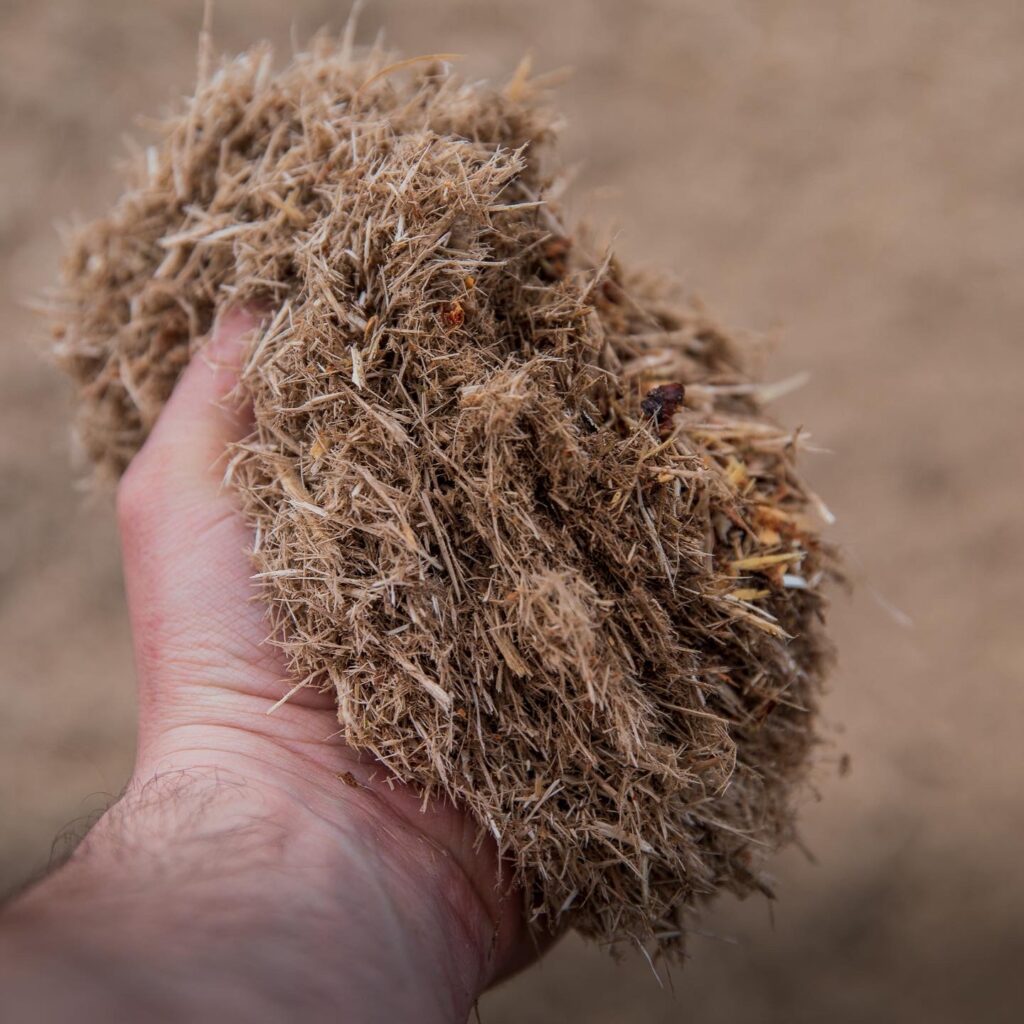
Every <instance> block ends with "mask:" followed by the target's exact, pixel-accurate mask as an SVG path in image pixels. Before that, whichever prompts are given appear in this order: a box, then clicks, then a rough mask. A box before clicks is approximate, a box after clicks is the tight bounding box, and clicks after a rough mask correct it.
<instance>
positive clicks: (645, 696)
mask: <svg viewBox="0 0 1024 1024" xmlns="http://www.w3.org/2000/svg"><path fill="white" fill-rule="evenodd" d="M408 64H409V65H410V66H405V67H402V66H399V65H395V64H390V65H389V58H388V57H387V55H385V54H383V53H382V52H379V51H375V52H373V53H372V54H370V55H369V57H366V58H363V59H359V60H356V59H354V58H352V56H351V54H350V53H349V47H348V46H347V45H346V44H341V45H336V44H334V43H332V42H330V41H329V40H327V39H320V40H318V41H317V42H316V44H315V45H314V46H313V47H312V48H311V51H310V52H308V53H304V54H301V55H299V56H298V57H296V59H295V60H294V61H293V63H292V64H291V66H290V67H289V68H287V69H286V70H284V71H282V72H279V73H275V72H272V70H271V55H270V53H269V51H268V50H267V49H265V48H258V49H255V50H253V51H252V52H250V53H247V54H245V55H244V56H242V57H241V58H238V59H237V60H234V61H233V62H230V63H228V64H226V65H225V66H224V67H223V68H222V69H221V70H220V71H219V72H217V74H216V75H214V76H213V77H212V78H207V79H206V80H202V81H201V82H200V87H199V89H198V91H197V95H196V97H195V98H194V99H193V100H191V101H190V102H189V103H188V104H187V106H186V109H185V110H184V112H183V113H182V114H181V115H180V116H178V117H176V118H174V119H172V120H171V121H170V122H169V123H168V124H167V125H166V130H165V134H164V137H163V139H162V141H161V142H160V143H159V144H158V145H157V146H155V147H154V148H152V149H150V150H149V151H148V152H146V153H144V154H142V155H140V156H139V158H138V160H137V163H136V166H135V167H134V169H133V170H132V172H131V183H130V189H129V191H127V192H126V194H125V195H124V196H123V198H122V199H121V200H120V201H119V202H118V203H117V205H116V207H115V208H114V210H113V212H112V213H111V214H110V215H109V216H108V217H106V218H104V219H102V220H99V221H97V222H96V223H94V224H91V225H89V226H88V227H87V228H85V229H84V230H82V231H80V232H78V233H77V235H76V236H75V237H74V239H73V242H72V244H71V249H70V253H69V256H68V259H67V263H66V269H65V277H64V286H63V289H62V294H61V297H60V300H59V302H58V317H59V320H60V325H59V327H58V336H59V341H58V352H59V356H60V358H61V360H62V363H63V365H64V366H65V367H66V368H67V369H68V371H69V372H70V373H71V375H72V376H73V378H74V379H75V381H76V382H77V385H78V389H79V397H80V407H79V416H78V431H79V433H80V435H81V438H82V440H83V441H84V444H85V446H86V448H87V450H88V452H89V453H90V455H91V457H92V459H93V460H94V461H95V462H96V463H97V464H98V465H99V466H100V467H102V468H103V469H104V470H109V471H112V472H113V473H114V474H117V473H119V472H120V471H122V470H123V469H124V468H125V466H126V465H127V463H128V461H129V460H130V459H131V457H132V455H133V454H134V453H135V452H136V451H137V450H138V448H139V446H140V445H141V444H142V443H143V441H144V440H145V438H146V434H147V432H148V431H149V429H150V427H151V426H152V425H153V423H154V421H155V420H156V418H157V416H158V414H159V412H160V409H161V407H162V405H163V403H164V402H165V400H166V399H167V397H168V395H169V393H170V391H171V389H172V388H173V386H174V383H175V380H176V379H177V377H178V374H179V372H180V371H181V369H182V367H183V366H184V365H185V363H186V361H187V359H188V358H189V355H190V353H191V352H193V351H195V349H196V348H197V347H198V346H200V345H201V344H202V342H203V340H204V337H205V335H206V334H207V332H208V331H209V329H210V327H211V324H212V322H213V320H214V317H215V315H216V313H217V311H218V310H219V309H221V308H223V307H225V306H228V305H233V304H240V303H241V304H249V305H251V306H253V307H256V308H259V309H262V310H267V309H269V310H270V311H271V312H270V313H269V314H268V316H267V318H266V320H265V323H264V326H263V328H262V329H261V331H260V333H259V336H258V337H257V338H256V339H255V341H254V343H253V345H252V348H251V351H250V354H249V357H248V362H247V365H246V367H245V371H244V376H243V381H242V387H243V388H244V391H245V392H246V393H247V394H248V395H249V396H251V399H252V402H253V405H254V409H255V427H254V431H253V434H252V436H251V437H250V438H249V439H248V440H246V441H245V443H243V444H241V445H240V446H238V449H237V451H236V452H235V453H234V456H233V459H232V460H231V467H232V468H231V473H230V476H231V478H232V480H233V483H234V486H235V487H236V488H237V490H238V493H239V494H240V496H241V500H242V502H243V505H244V509H245V513H246V515H247V516H248V518H249V520H250V521H251V522H252V523H253V524H254V525H255V527H256V537H257V540H256V544H255V556H254V557H255V561H256V565H257V567H258V571H259V572H260V573H261V579H262V585H263V588H264V593H265V596H266V601H267V605H268V609H269V616H270V620H271V624H272V635H273V637H274V638H275V640H276V642H278V643H280V644H281V645H282V646H283V648H284V650H285V651H286V653H287V657H288V660H289V662H290V665H291V668H292V670H293V671H294V673H295V676H296V678H297V679H301V680H305V681H306V682H308V683H309V684H310V685H314V686H319V687H324V688H329V689H332V690H334V691H335V692H336V694H337V701H338V714H339V719H340V722H341V725H342V728H343V732H344V736H345V737H346V738H347V739H348V741H349V742H351V743H352V744H354V745H355V746H356V747H359V748H362V749H365V750H369V751H372V752H373V753H374V754H375V755H376V756H377V757H378V758H380V760H381V761H382V762H384V763H385V764H386V765H387V766H388V767H389V768H390V769H392V770H393V771H394V773H395V774H396V775H397V776H398V777H399V778H400V779H403V780H406V781H407V782H409V783H411V784H413V785H415V786H417V787H420V788H421V789H422V790H424V791H425V792H426V793H427V794H432V795H441V794H445V795H447V796H450V797H452V798H454V799H456V800H457V801H459V802H460V803H461V804H463V805H464V806H465V807H466V808H468V809H469V811H471V812H472V814H473V815H475V817H476V819H477V820H478V821H479V822H480V824H481V826H482V828H483V829H485V830H487V831H490V832H491V833H493V835H494V837H495V839H496V840H497V842H498V844H499V846H500V847H501V849H502V851H503V852H504V854H505V855H506V856H507V858H508V859H509V861H510V863H512V864H514V867H515V871H516V872H517V877H518V879H519V881H520V882H521V883H522V885H523V888H524V891H525V898H526V903H527V908H528V912H529V915H530V918H531V920H533V921H534V922H535V923H537V924H538V926H542V927H546V928H556V927H561V926H563V925H565V924H566V923H568V924H571V925H573V926H575V927H576V928H577V929H579V930H580V931H582V932H584V933H586V934H588V935H592V936H596V937H598V938H599V939H601V940H607V941H616V940H621V939H630V940H634V941H643V942H650V943H653V945H655V946H658V947H661V948H678V945H679V943H680V941H681V937H682V930H683V929H682V921H683V915H684V913H685V911H686V910H687V909H688V908H690V907H691V906H693V905H694V904H695V903H696V902H698V901H699V900H700V899H701V898H703V897H705V896H709V895H711V894H713V893H715V892H716V891H717V890H720V889H727V890H730V891H732V892H735V893H739V894H745V893H748V892H750V891H751V890H754V889H762V890H763V889H764V888H765V883H764V881H763V880H762V878H761V876H760V875H759V870H758V864H759V862H760V861H761V859H762V855H763V853H764V852H765V851H767V850H770V849H771V848H773V847H774V846H775V845H777V844H778V842H780V841H781V840H784V839H785V838H787V836H788V835H789V833H790V831H791V823H792V809H791V797H792V792H793V788H794V785H795V783H796V782H798V781H799V780H800V779H801V778H802V775H803V773H804V770H805V764H806V761H807V756H808V752H809V749H810V747H811V746H812V744H813V740H814V716H815V709H816V701H817V696H818V692H819V689H820V685H821V680H822V673H823V671H824V668H825V665H826V663H827V660H828V647H827V643H826V641H825V639H824V637H823V633H822V629H821V625H820V623H821V615H822V608H823V602H822V598H821V597H820V595H819V586H820V584H821V582H822V580H823V579H824V578H826V577H827V576H828V575H829V574H830V572H831V562H830V555H829V553H828V551H827V549H825V548H823V547H822V545H821V544H820V542H819V541H818V539H817V536H816V533H815V529H814V527H813V526H812V525H811V523H810V518H809V512H810V510H811V508H812V506H813V505H814V504H815V499H814V498H813V496H812V495H810V494H809V493H808V491H807V490H806V489H805V488H804V486H803V485H802V484H801V482H800V480H799V478H798V477H797V476H796V474H795V472H794V467H793V460H794V455H795V451H796V448H797V447H798V438H797V437H796V436H795V435H794V434H792V433H790V432H788V431H786V430H783V429H780V428H779V427H777V426H775V425H774V424H772V423H771V422H769V421H767V420H766V419H765V418H764V417H763V416H762V414H761V411H760V407H759V395H760V392H759V389H758V387H757V386H756V385H755V384H753V383H752V381H751V380H750V378H749V377H748V376H747V374H746V373H745V371H744V369H743V364H742V360H741V356H740V352H739V351H738V347H737V344H736V343H735V342H734V340H733V339H732V338H731V337H730V336H729V334H727V333H726V332H724V331H723V330H722V329H721V328H720V327H719V326H718V325H716V324H715V323H714V322H712V321H711V320H710V319H708V317H707V316H706V315H705V314H704V313H703V312H702V311H701V310H700V309H699V308H698V307H695V306H692V305H691V306H683V305H680V304H679V303H678V302H676V301H675V300H673V298H672V297H671V295H668V294H663V290H661V289H659V288H658V287H655V286H653V285H651V284H650V283H649V282H648V280H647V279H645V278H643V277H641V276H638V275H633V274H628V273H626V272H625V271H623V270H622V269H621V268H620V266H619V264H618V263H617V262H615V261H614V260H612V259H600V258H598V259H594V258H591V257H590V256H588V255H587V253H586V252H585V251H584V248H585V247H584V246H583V245H581V244H580V242H579V239H578V238H574V237H573V234H572V233H570V232H569V231H568V230H567V229H566V228H565V227H563V225H562V223H561V222H560V220H559V212H558V210H557V208H556V207H555V206H553V205H552V203H551V202H550V182H549V180H548V179H547V178H546V176H545V174H546V172H545V171H544V169H543V168H542V167H541V164H540V158H541V154H542V151H543V149H544V148H545V147H544V146H543V144H544V143H546V142H547V140H548V139H549V138H550V137H551V136H552V130H553V120H552V117H551V115H550V113H549V112H548V111H547V109H546V107H545V105H544V99H543V96H542V93H541V90H539V89H538V88H537V86H536V84H535V83H531V82H530V81H529V80H528V78H527V75H526V74H525V73H524V72H520V73H518V74H517V75H516V76H515V77H514V78H513V80H512V81H511V82H510V83H509V84H508V85H507V86H506V87H505V88H504V89H502V90H491V89H490V88H487V87H484V86H481V85H479V84H467V83H465V82H463V81H461V80H460V79H459V78H457V77H456V76H454V75H453V74H451V73H449V72H448V71H447V70H446V68H445V67H444V66H443V65H441V64H439V63H438V62H430V61H425V62H423V63H420V64H415V63H413V62H408Z"/></svg>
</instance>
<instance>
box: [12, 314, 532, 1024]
mask: <svg viewBox="0 0 1024 1024" xmlns="http://www.w3.org/2000/svg"><path fill="white" fill-rule="evenodd" d="M255 326H256V322H255V320H254V319H253V318H252V317H251V316H250V315H249V314H247V313H244V312H241V311H235V312H233V313H229V314H227V315H225V316H224V317H223V318H222V320H221V322H220V323H219V324H218V326H217V327H216V328H215V330H214V335H213V338H212V339H211V342H210V344H209V345H208V346H207V347H206V348H205V349H204V350H203V352H202V353H201V354H200V355H198V356H197V357H195V358H194V359H193V361H192V363H191V364H190V366H189V367H188V368H187V369H186V371H185V373H184V374H183V376H182V379H181V381H180V382H179V384H178V386H177V388H176V390H175V392H174V394H173V395H172V397H171V399H170V400H169V402H168V404H167V406H166V408H165V409H164V411H163V412H162V414H161V416H160V419H159V421H158V422H157V424H156V426H155V427H154V429H153V431H152V434H151V435H150V438H149V440H148V441H147V443H146V445H145V446H144V448H143V449H142V451H141V452H140V453H139V454H138V455H137V456H136V458H135V460H134V461H133V462H132V464H131V466H130V467H129V469H128V471H127V473H126V474H125V476H124V478H123V480H122V482H121V486H120V488H119V492H118V517H119V523H120V528H121V537H122V546H123V554H124V573H125V581H126V588H127V594H128V606H129V612H130V616H131V623H132V632H133V637H134V643H135V656H136V665H137V674H138V687H139V728H138V753H137V758H136V765H135V770H134V773H133V778H132V781H131V783H130V784H129V786H128V788H127V790H126V792H125V794H124V796H123V797H122V798H121V800H120V801H119V802H118V803H117V804H115V805H114V806H113V807H112V808H111V809H110V810H109V811H108V812H107V813H106V814H105V815H104V816H103V818H101V819H100V821H99V822H98V823H97V824H96V826H95V827H94V828H93V829H92V831H91V832H90V833H89V835H88V836H87V837H86V838H85V840H84V841H83V842H82V844H81V845H80V846H79V848H78V849H77V850H76V851H75V853H74V854H73V855H72V857H71V858H70V860H69V861H68V862H67V864H65V866H64V867H62V868H61V869H59V870H58V871H56V872H55V873H54V874H52V875H50V876H49V877H48V878H46V879H44V880H43V881H42V882H41V883H39V884H37V885H36V886H35V887H34V888H30V889H29V890H28V891H27V892H25V893H23V894H22V895H21V896H20V897H18V898H16V899H15V900H13V901H12V902H11V903H10V904H9V905H8V906H7V907H6V908H4V910H3V912H2V913H0V1018H2V1019H4V1020H5V1021H7V1020H9V1021H12V1022H13V1021H16V1020H21V1019H28V1018H31V1019H32V1020H33V1021H40V1020H54V1021H60V1020H66V1019H67V1020H70V1019H72V1018H73V1019H74V1020H76V1021H86V1022H88V1021H90V1020H93V1019H95V1020H104V1021H105V1020H109V1019H123V1018H125V1017H126V1016H127V1015H129V1014H143V1015H145V1019H154V1020H185V1019H187V1020H189V1021H204V1020H217V1021H230V1020H236V1019H237V1020H246V1021H261V1020H264V1019H266V1020H279V1019H281V1015H282V1013H285V1012H287V1013H288V1014H289V1015H292V1014H294V1015H295V1016H296V1017H301V1019H303V1020H310V1021H315V1020H320V1019H324V1020H327V1019H330V1020H332V1021H338V1020H344V1021H360V1022H362V1021H378V1020H379V1021H389V1022H391V1021H401V1020H416V1021H425V1022H432V1021H439V1022H440V1021H446V1022H447V1021H462V1020H465V1019H466V1017H467V1015H468V1014H469V1012H470V1011H471V1009H472V1006H473V1004H474V1002H475V1000H476V999H477V997H478V996H479V995H480V993H481V992H482V991H483V990H484V989H485V988H486V987H487V986H488V985H490V984H492V983H493V982H494V981H495V980H497V979H498V978H500V977H502V976H504V975H507V974H508V973H510V972H512V971H514V970H516V969H517V968H518V967H520V966H522V965H523V964H525V963H527V962H529V960H531V959H532V958H533V957H534V956H535V955H536V952H537V950H536V947H535V946H534V945H533V943H532V941H531V940H530V938H529V937H528V935H527V932H526V929H525V927H524V924H523V921H522V915H521V910H520V903H519V900H518V898H517V896H516V894H515V893H514V892H511V891H510V890H509V887H508V884H507V871H506V872H505V881H502V872H501V870H500V867H499V861H498V857H497V852H496V849H495V847H494V844H493V842H492V841H489V840H488V841H484V842H483V843H480V842H479V841H478V829H477V827H476V825H475V824H474V823H473V822H472V821H471V820H470V819H469V818H468V816H467V815H465V814H464V813H462V812H461V811H459V810H458V809H457V808H455V807H453V806H451V805H439V804H438V805H432V806H431V807H429V808H428V809H427V810H426V811H424V810H423V809H422V806H421V804H422V801H421V800H420V799H419V797H418V796H417V795H416V794H415V793H413V792H411V791H410V790H409V789H407V788H405V787H402V786H400V785H397V784H394V783H393V782H391V781H390V780H389V779H388V778H387V775H386V772H385V771H384V769H383V768H382V767H381V766H380V765H378V764H376V763H375V762H373V761H372V759H369V758H367V757H365V756H361V755H359V754H358V753H357V752H355V751H353V750H352V749H350V748H348V747H346V746H345V745H344V743H342V742H341V741H340V739H338V738H337V736H336V735H335V733H336V730H337V722H336V718H335V716H334V712H333V701H332V699H331V697H330V696H329V695H320V694H317V693H315V692H313V691H309V690H302V691H300V692H299V693H297V694H295V695H294V697H293V698H292V699H291V700H290V701H288V702H287V703H285V704H283V705H282V706H281V707H279V708H278V709H277V710H276V711H275V712H274V713H273V714H269V715H268V714H267V710H268V708H269V707H271V706H272V705H273V704H274V703H275V702H276V701H277V700H278V699H279V698H280V697H281V696H282V695H283V694H284V693H286V692H287V691H288V689H289V687H290V686H291V685H292V684H291V683H289V682H288V680H287V671H286V668H285V664H284V661H283V657H282V655H281V653H280V652H279V651H277V650H276V649H275V648H273V647H271V646H268V645H267V644H265V643H264V642H263V641H264V637H265V635H266V630H267V627H266V623H265V621H264V618H263V613H262V610H261V607H260V605H259V603H258V602H257V601H254V600H253V597H254V595H255V593H256V591H255V584H254V583H253V581H252V579H251V576H252V568H251V565H250V563H249V558H248V554H247V551H248V550H249V549H251V546H252V537H251V533H250V531H249V529H248V528H247V526H246V524H245V523H244V521H243V519H242V517H241V515H240V513H239V512H238V510H237V509H236V507H235V505H234V502H233V500H232V496H231V494H230V493H229V492H228V491H226V490H225V489H224V488H223V487H222V484H221V478H222V475H223V470H224V451H225V448H226V446H227V444H229V443H230V442H231V441H234V440H238V439H240V438H242V437H243V436H245V434H246V432H247V429H248V425H247V415H248V414H247V411H246V410H244V409H238V408H232V407H231V404H230V402H229V401H228V396H229V395H230V393H231V392H232V389H233V387H234V385H235V382H236V380H237V372H238V364H239V361H240V360H241V358H242V354H243V352H244V349H245V342H246V338H247V336H248V332H250V331H251V330H252V329H253V328H254V327H255Z"/></svg>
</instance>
